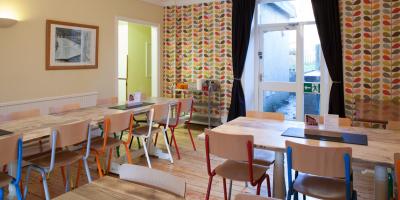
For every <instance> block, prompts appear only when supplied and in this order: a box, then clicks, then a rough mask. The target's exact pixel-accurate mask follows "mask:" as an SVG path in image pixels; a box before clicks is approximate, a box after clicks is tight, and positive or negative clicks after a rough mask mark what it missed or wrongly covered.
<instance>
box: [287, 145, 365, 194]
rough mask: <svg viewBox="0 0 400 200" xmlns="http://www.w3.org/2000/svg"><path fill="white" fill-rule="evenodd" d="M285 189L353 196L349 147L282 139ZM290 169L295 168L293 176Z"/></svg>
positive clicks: (296, 191)
mask: <svg viewBox="0 0 400 200" xmlns="http://www.w3.org/2000/svg"><path fill="white" fill-rule="evenodd" d="M286 151H287V169H288V171H287V174H288V176H287V177H288V183H289V191H288V195H287V200H290V199H291V198H292V195H293V196H294V199H295V200H297V199H298V194H299V193H301V194H303V196H304V198H303V199H305V197H306V196H311V197H314V198H318V199H331V200H333V199H335V200H336V199H346V200H351V199H357V193H356V192H355V191H354V190H353V180H352V170H351V153H352V150H351V148H348V147H340V148H339V147H321V146H310V145H304V144H298V143H294V142H290V141H286ZM293 171H295V175H294V179H293V173H292V172H293Z"/></svg>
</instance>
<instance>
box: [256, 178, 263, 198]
mask: <svg viewBox="0 0 400 200" xmlns="http://www.w3.org/2000/svg"><path fill="white" fill-rule="evenodd" d="M261 184H262V181H259V182H258V184H257V193H256V194H257V195H260V193H261Z"/></svg>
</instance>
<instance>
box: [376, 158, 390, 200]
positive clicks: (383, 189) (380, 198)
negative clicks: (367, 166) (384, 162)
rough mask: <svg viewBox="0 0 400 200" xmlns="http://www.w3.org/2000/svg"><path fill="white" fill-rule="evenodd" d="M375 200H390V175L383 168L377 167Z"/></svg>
mask: <svg viewBox="0 0 400 200" xmlns="http://www.w3.org/2000/svg"><path fill="white" fill-rule="evenodd" d="M375 199H376V200H386V199H388V174H387V168H386V167H383V166H375Z"/></svg>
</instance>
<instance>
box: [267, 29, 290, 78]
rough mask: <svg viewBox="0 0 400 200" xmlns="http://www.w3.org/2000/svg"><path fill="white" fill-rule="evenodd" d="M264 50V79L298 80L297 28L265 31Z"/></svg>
mask: <svg viewBox="0 0 400 200" xmlns="http://www.w3.org/2000/svg"><path fill="white" fill-rule="evenodd" d="M263 52H264V55H263V57H264V59H263V67H264V81H272V82H296V30H285V31H271V32H265V33H264V51H263ZM277 72H279V73H277Z"/></svg>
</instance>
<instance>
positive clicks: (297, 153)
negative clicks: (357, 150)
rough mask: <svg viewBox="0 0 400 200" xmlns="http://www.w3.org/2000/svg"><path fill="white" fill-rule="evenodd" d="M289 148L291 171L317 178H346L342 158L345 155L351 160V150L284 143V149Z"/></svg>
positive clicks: (347, 148)
mask: <svg viewBox="0 0 400 200" xmlns="http://www.w3.org/2000/svg"><path fill="white" fill-rule="evenodd" d="M289 147H290V148H291V151H292V155H291V163H292V169H294V170H296V171H299V172H303V173H307V174H313V175H317V176H324V177H333V178H345V177H346V170H345V161H344V156H345V155H346V154H347V155H349V157H350V158H351V155H352V150H351V148H349V147H320V146H310V145H304V144H298V143H294V142H290V141H286V148H289ZM289 159H290V158H288V160H289Z"/></svg>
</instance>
